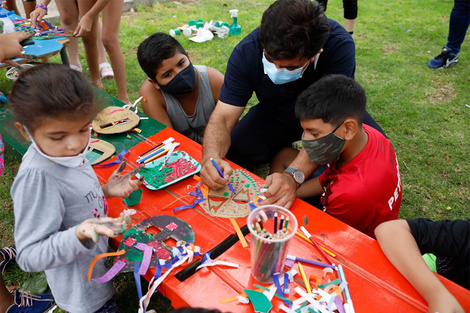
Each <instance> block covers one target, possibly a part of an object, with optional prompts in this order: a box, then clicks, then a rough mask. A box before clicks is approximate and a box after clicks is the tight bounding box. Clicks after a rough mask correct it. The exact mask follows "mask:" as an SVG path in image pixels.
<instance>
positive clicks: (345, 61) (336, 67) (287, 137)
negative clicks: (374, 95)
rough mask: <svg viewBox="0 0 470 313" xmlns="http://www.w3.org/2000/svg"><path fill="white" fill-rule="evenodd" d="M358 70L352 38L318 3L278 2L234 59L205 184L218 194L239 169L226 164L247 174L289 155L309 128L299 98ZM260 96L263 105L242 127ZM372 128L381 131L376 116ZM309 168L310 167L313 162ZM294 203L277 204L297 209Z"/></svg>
mask: <svg viewBox="0 0 470 313" xmlns="http://www.w3.org/2000/svg"><path fill="white" fill-rule="evenodd" d="M355 66H356V63H355V47H354V41H353V39H352V38H351V35H349V33H348V32H347V31H346V30H345V29H344V28H343V27H342V26H341V25H340V24H339V23H337V22H335V21H333V20H330V19H327V18H326V16H325V14H324V12H323V9H322V7H321V6H320V5H319V4H318V3H317V2H316V1H311V0H278V1H275V2H274V3H273V4H272V5H271V6H270V7H269V8H268V9H267V10H266V11H265V12H264V13H263V17H262V20H261V26H260V27H259V28H256V29H255V30H254V31H252V32H251V33H250V34H249V35H248V36H246V37H245V38H244V39H243V40H242V41H241V42H240V43H239V44H238V45H237V46H236V47H235V49H234V50H233V52H232V55H231V56H230V59H229V61H228V64H227V71H226V73H225V80H224V85H223V86H222V89H221V93H220V96H219V101H218V103H217V105H216V108H215V110H214V112H213V113H212V115H211V118H210V120H209V122H208V124H207V126H206V130H205V133H204V139H203V158H202V165H203V168H202V170H201V178H202V181H203V182H204V183H205V184H206V185H208V186H209V187H211V188H213V189H218V188H221V187H223V186H224V185H226V184H227V183H228V178H229V176H230V174H231V173H232V168H231V167H230V165H229V163H227V162H225V161H224V160H222V159H223V158H224V157H227V158H228V159H229V160H231V161H233V162H235V163H237V164H239V165H241V166H244V167H252V166H256V165H260V164H265V163H269V162H271V160H272V158H273V157H274V156H275V155H276V153H277V152H279V151H280V150H281V149H282V148H284V147H289V146H291V145H292V142H295V141H298V140H300V139H301V135H302V128H301V127H300V125H299V121H298V120H297V119H296V117H295V114H294V105H295V101H296V98H297V96H298V95H299V94H300V93H301V92H302V91H303V90H305V89H306V88H307V87H308V86H310V85H311V84H312V83H314V82H316V81H317V80H319V79H320V78H321V77H323V76H325V75H328V74H343V75H345V76H347V77H354V71H355ZM253 93H255V95H256V98H257V100H258V101H259V103H258V104H257V105H255V106H254V107H252V108H251V109H250V111H249V112H248V113H247V114H246V115H245V116H244V117H243V118H242V119H241V120H239V118H240V116H241V115H242V113H243V112H244V109H245V107H246V105H247V103H248V101H249V100H250V98H251V97H252V96H253ZM365 123H366V124H369V125H373V127H375V128H378V129H380V127H379V126H378V125H377V124H376V123H375V121H374V120H373V119H372V118H371V117H370V115H369V114H366V120H365ZM210 158H213V159H214V160H215V161H216V162H217V164H218V165H219V167H220V168H221V169H222V171H223V174H224V177H221V176H220V175H219V174H218V172H217V171H216V169H215V167H214V166H213V165H212V164H211V162H210ZM304 162H305V163H307V164H308V163H309V160H308V158H305V160H304ZM286 175H290V174H286ZM286 179H288V177H286ZM270 192H271V191H269V192H268V195H269V193H270ZM276 201H277V200H276ZM292 201H293V199H291V198H289V199H288V200H286V199H284V200H281V201H277V202H278V204H280V205H285V206H287V207H289V206H290V204H291V202H292Z"/></svg>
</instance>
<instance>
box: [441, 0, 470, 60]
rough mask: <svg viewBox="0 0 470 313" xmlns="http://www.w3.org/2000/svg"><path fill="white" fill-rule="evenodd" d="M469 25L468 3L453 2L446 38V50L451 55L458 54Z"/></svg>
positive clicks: (462, 1) (465, 1)
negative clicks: (449, 51) (450, 51)
mask: <svg viewBox="0 0 470 313" xmlns="http://www.w3.org/2000/svg"><path fill="white" fill-rule="evenodd" d="M469 25H470V1H469V0H454V7H453V8H452V12H451V13H450V21H449V36H448V37H447V45H446V46H447V48H449V49H450V50H452V53H455V54H458V53H459V52H460V48H461V46H462V42H463V41H464V39H465V35H466V34H467V30H468V26H469Z"/></svg>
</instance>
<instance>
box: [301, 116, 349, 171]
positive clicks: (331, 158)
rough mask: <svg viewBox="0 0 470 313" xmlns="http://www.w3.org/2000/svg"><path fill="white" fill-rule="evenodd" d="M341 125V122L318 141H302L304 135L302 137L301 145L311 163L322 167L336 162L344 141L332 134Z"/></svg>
mask: <svg viewBox="0 0 470 313" xmlns="http://www.w3.org/2000/svg"><path fill="white" fill-rule="evenodd" d="M342 124H343V122H341V124H339V125H338V127H336V128H335V129H334V130H333V131H332V132H330V133H328V134H326V135H325V136H323V137H321V138H318V139H312V140H306V139H303V137H304V135H302V145H303V147H304V149H305V151H306V152H307V154H308V157H309V158H310V160H311V161H312V162H313V163H315V164H318V165H324V164H330V163H333V162H335V161H336V160H338V158H339V156H340V155H341V152H342V151H343V147H344V144H345V143H346V140H345V139H343V138H341V137H338V136H336V135H335V134H334V132H335V131H336V130H337V129H338V128H339V127H340V126H341V125H342Z"/></svg>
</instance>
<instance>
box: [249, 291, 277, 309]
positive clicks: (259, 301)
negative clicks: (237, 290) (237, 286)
mask: <svg viewBox="0 0 470 313" xmlns="http://www.w3.org/2000/svg"><path fill="white" fill-rule="evenodd" d="M245 293H246V295H247V296H248V298H249V299H250V302H251V304H252V305H253V309H254V310H255V312H261V313H268V312H269V311H270V310H271V309H272V307H273V305H272V303H271V301H269V299H268V297H266V296H265V295H264V293H262V292H259V291H256V290H250V289H245Z"/></svg>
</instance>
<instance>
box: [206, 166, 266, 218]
mask: <svg viewBox="0 0 470 313" xmlns="http://www.w3.org/2000/svg"><path fill="white" fill-rule="evenodd" d="M230 183H231V184H232V186H233V188H234V189H235V191H236V193H235V194H233V193H232V192H231V191H230V189H229V187H228V186H225V187H224V188H221V189H219V190H212V189H209V193H208V196H207V198H205V199H204V201H202V202H200V203H199V205H200V206H201V207H202V208H203V209H204V211H205V212H206V213H207V214H209V215H212V216H217V217H224V218H242V217H246V216H248V214H250V212H251V206H250V203H256V201H257V200H258V199H259V196H260V192H259V186H258V185H257V184H256V183H255V181H254V180H253V179H252V178H251V177H250V176H249V175H248V174H247V173H245V172H244V171H243V170H235V171H233V173H232V176H230Z"/></svg>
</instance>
